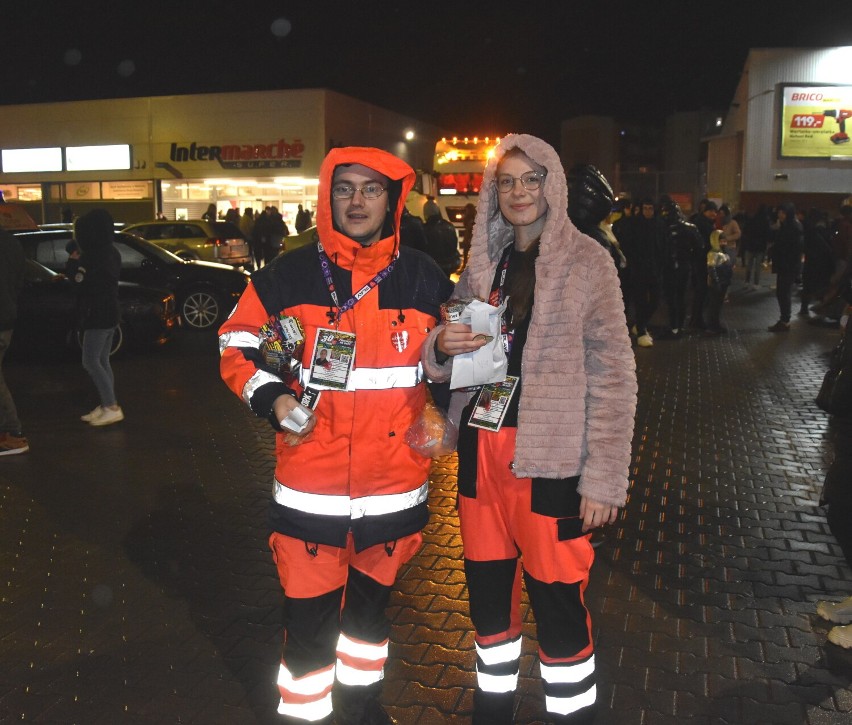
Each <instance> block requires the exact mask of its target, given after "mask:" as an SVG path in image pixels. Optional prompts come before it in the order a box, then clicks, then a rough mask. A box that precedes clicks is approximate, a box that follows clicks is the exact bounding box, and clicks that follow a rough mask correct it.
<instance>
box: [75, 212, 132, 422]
mask: <svg viewBox="0 0 852 725" xmlns="http://www.w3.org/2000/svg"><path fill="white" fill-rule="evenodd" d="M74 232H75V234H74V236H75V239H76V242H77V245H78V246H79V253H77V252H75V251H72V253H71V254H70V255H69V259H68V267H67V271H68V275H69V277H71V279H72V280H74V282H75V283H76V284H77V285H79V288H78V298H77V300H78V314H79V325H80V329H81V330H82V331H83V368H84V369H85V371H86V372H87V373H89V375H90V376H91V378H92V381H93V382H94V384H95V387H96V388H97V391H98V397H99V398H100V405H98V406H97V407H95V408H94V409H93V410H91V411H89V412H88V413H86V414H85V415H82V416H80V420H82V421H83V422H84V423H88V424H89V425H93V426H103V425H112V424H113V423H118V422H119V421H122V420H124V412H123V411H122V410H121V407H120V406H119V405H118V402H117V401H116V398H115V377H114V376H113V372H112V366H111V365H110V361H109V356H110V351H111V350H112V341H113V336H114V334H115V328H116V327H117V326H118V324H119V322H120V310H119V305H118V278H119V274H120V272H121V255H120V254H119V252H118V250H117V249H116V248H115V245H114V244H113V238H114V236H115V233H114V225H113V220H112V216H111V215H110V213H109V212H108V211H106V210H105V209H93V210H92V211H90V212H87V213H86V214H83V216H81V217H80V218H79V219H77V223H76V224H75V226H74Z"/></svg>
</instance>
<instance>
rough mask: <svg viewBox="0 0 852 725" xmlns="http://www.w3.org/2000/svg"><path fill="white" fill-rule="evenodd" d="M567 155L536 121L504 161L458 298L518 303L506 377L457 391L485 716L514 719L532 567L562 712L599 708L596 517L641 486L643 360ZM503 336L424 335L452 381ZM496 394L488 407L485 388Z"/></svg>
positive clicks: (555, 705)
mask: <svg viewBox="0 0 852 725" xmlns="http://www.w3.org/2000/svg"><path fill="white" fill-rule="evenodd" d="M567 202H568V199H567V186H566V180H565V173H564V171H563V169H562V165H561V163H560V160H559V156H558V154H557V153H556V152H555V151H554V149H553V148H552V147H551V146H549V145H548V144H546V143H545V142H544V141H542V140H540V139H538V138H535V137H533V136H528V135H509V136H506V137H505V138H503V140H502V141H501V142H500V144H499V146H498V147H497V150H496V153H495V155H494V157H493V158H492V159H491V160H490V161H489V162H488V164H487V166H486V169H485V175H484V179H483V184H482V193H481V195H480V199H479V205H478V208H477V215H476V225H475V227H474V230H473V239H472V244H471V253H470V261H469V263H468V266H467V267H466V268H465V271H464V273H463V274H462V277H461V279H460V281H459V283H458V285H457V287H456V291H455V293H454V297H455V298H458V299H463V298H471V297H474V298H478V299H481V300H485V301H487V302H489V303H491V304H493V305H495V306H497V305H499V304H500V303H501V302H503V301H506V302H507V309H506V312H505V313H504V315H503V321H502V322H503V324H502V330H501V332H502V335H501V337H502V339H503V344H504V349H505V350H506V352H507V357H508V375H507V379H506V381H505V382H503V383H499V384H492V385H491V386H490V387H489V386H486V387H485V395H483V394H482V391H483V389H482V388H476V389H474V390H471V389H468V390H459V391H455V392H454V393H453V401H452V403H451V406H450V413H451V417H453V418H455V419H456V422H457V423H458V424H459V444H458V456H459V469H458V488H459V499H458V508H459V519H460V522H461V533H462V539H463V542H464V556H465V573H466V576H467V582H468V588H469V592H470V613H471V619H472V621H473V625H474V628H475V629H476V652H477V658H476V671H477V688H476V692H475V694H474V714H473V722H474V723H482V724H483V725H484V724H485V723H488V725H499V724H500V723H511V722H512V721H513V710H514V690H515V688H516V685H517V680H518V672H519V667H520V655H521V624H522V623H521V617H520V598H521V574H523V579H524V584H525V585H526V588H527V593H528V595H529V599H530V604H531V606H532V609H533V613H534V615H535V618H536V623H537V634H538V642H539V657H540V661H541V673H542V678H543V680H544V691H545V697H546V707H547V711H548V713H549V714H550V715H551V717H552V718H553V720H554V721H555V722H570V723H585V722H591V720H592V718H593V717H594V711H595V699H596V687H595V663H594V647H593V642H592V626H591V618H590V615H589V612H588V610H587V609H586V606H585V603H584V591H585V589H586V585H587V584H588V580H589V571H590V568H591V565H592V560H593V558H594V554H593V549H592V546H591V543H590V538H591V531H592V530H593V529H594V528H597V527H599V526H603V525H606V524H609V523H612V522H613V521H614V520H615V519H616V517H617V515H618V509H619V507H621V506H623V505H624V503H625V501H626V497H627V486H628V478H627V473H628V466H629V463H630V450H631V449H630V446H631V439H632V435H633V418H634V413H635V407H636V373H635V362H634V357H633V352H632V350H631V347H630V338H629V336H628V333H627V326H626V324H625V319H624V308H623V304H622V301H621V292H620V288H619V283H618V276H617V274H616V270H615V267H614V266H613V264H612V261H611V260H610V258H609V256H608V255H607V252H606V250H604V249H603V248H602V247H601V246H600V245H599V244H598V243H597V242H595V241H594V240H592V239H591V238H589V237H587V236H585V235H584V234H581V233H580V232H579V231H578V230H577V229H576V227H575V226H574V225H573V224H572V222H571V220H570V219H569V218H568V214H567V208H568V203H567ZM485 344H487V340H485V339H483V338H482V336H475V335H473V334H472V333H471V330H470V328H469V327H468V326H467V325H463V324H459V323H453V324H447V325H441V326H439V327H437V328H436V329H435V330H433V331H432V333H431V335H430V337H429V339H428V340H427V341H426V344H425V345H424V348H423V363H424V367H425V369H426V373H427V375H428V376H429V377H430V378H431V379H432V380H434V381H446V380H449V379H450V376H451V373H452V365H453V357H454V356H455V355H460V354H463V353H468V352H472V351H474V350H477V349H479V348H480V347H481V346H483V345H485ZM483 400H485V401H488V404H487V405H485V404H484V403H482V401H483Z"/></svg>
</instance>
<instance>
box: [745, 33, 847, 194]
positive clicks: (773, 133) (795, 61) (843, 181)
mask: <svg viewBox="0 0 852 725" xmlns="http://www.w3.org/2000/svg"><path fill="white" fill-rule="evenodd" d="M850 67H852V47H841V48H819V49H804V50H801V49H790V48H771V49H759V50H752V51H751V53H750V54H749V61H748V76H747V94H746V97H745V98H743V99H742V101H741V108H740V110H741V111H742V110H743V108H742V105H743V104H744V105H745V108H744V112H745V114H746V115H745V128H746V133H745V145H744V155H743V184H742V190H743V192H773V193H778V194H798V193H802V194H804V193H823V194H836V193H847V194H848V193H849V191H850V190H852V161H831V160H828V159H790V158H784V159H781V158H779V157H778V148H779V135H778V125H779V118H778V116H779V113H780V99H779V97H778V94H779V89H778V84H779V83H836V84H844V85H848V84H849V79H850V76H849V68H850ZM785 175H786V178H784V176H785Z"/></svg>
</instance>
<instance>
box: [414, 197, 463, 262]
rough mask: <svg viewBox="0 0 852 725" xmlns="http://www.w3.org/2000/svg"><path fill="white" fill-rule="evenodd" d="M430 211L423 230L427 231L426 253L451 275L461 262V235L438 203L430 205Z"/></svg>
mask: <svg viewBox="0 0 852 725" xmlns="http://www.w3.org/2000/svg"><path fill="white" fill-rule="evenodd" d="M428 211H429V216H427V217H426V222H425V223H424V224H423V231H424V232H426V253H427V254H428V255H429V256H430V257H432V259H434V260H435V261H436V262H437V263H438V266H439V267H440V268H441V269H442V270H443V271H444V274H446V275H447V277H449V276H450V275H451V274H452V273H453V272H455V271H456V270H457V269H458V268H459V264H461V256H460V255H459V236H458V233H457V232H456V228H455V227H454V226H453V225H452V224H450V222H448V221H447V220H446V219H444V217H442V216H441V210H440V209H439V208H438V205H437V204H436V205H435V206H434V207H429V210H428Z"/></svg>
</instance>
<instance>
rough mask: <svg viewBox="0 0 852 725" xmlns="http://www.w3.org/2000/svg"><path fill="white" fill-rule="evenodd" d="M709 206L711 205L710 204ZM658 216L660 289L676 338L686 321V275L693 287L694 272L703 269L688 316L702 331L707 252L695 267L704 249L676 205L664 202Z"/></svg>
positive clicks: (672, 332)
mask: <svg viewBox="0 0 852 725" xmlns="http://www.w3.org/2000/svg"><path fill="white" fill-rule="evenodd" d="M710 203H711V204H712V202H710ZM714 207H715V205H714ZM714 211H715V209H714ZM660 217H661V219H662V236H663V243H662V247H663V250H662V266H663V288H664V290H665V295H666V305H667V306H668V308H669V328H670V330H671V335H672V337H678V336H679V335H680V334H681V332H682V331H683V326H684V324H685V320H686V290H687V287H688V284H689V280H690V275H693V278H692V279H693V284H694V285H696V284H697V281H696V279H695V276H694V275H696V274H697V272H696V269H703V270H704V277H702V279H701V286H702V289H701V290H699V289H698V288H697V287H693V312H692V314H693V317H694V316H695V315H700V318H699V320H698V322H695V321H693V327H699V328H700V329H704V317H703V309H704V299H705V297H706V296H707V253H704V260H703V263H702V264H700V265H699V264H698V262H697V258H698V254H699V252H700V251H701V250H703V249H704V243H703V240H702V238H701V235H700V233H699V231H698V229H697V228H696V227H695V225H694V224H690V223H689V222H688V221H686V219H684V218H683V213H682V212H681V210H680V206H678V204H677V203H676V202H674V201H672V200H671V199H666V200H665V201H664V202H663V203H662V204H661V205H660ZM702 218H706V217H702ZM711 232H712V230H711ZM709 239H710V238H709V235H708V241H707V247H708V249H709V248H710V241H709ZM699 297H700V302H696V298H699ZM696 306H697V307H696ZM696 310H698V311H696Z"/></svg>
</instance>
